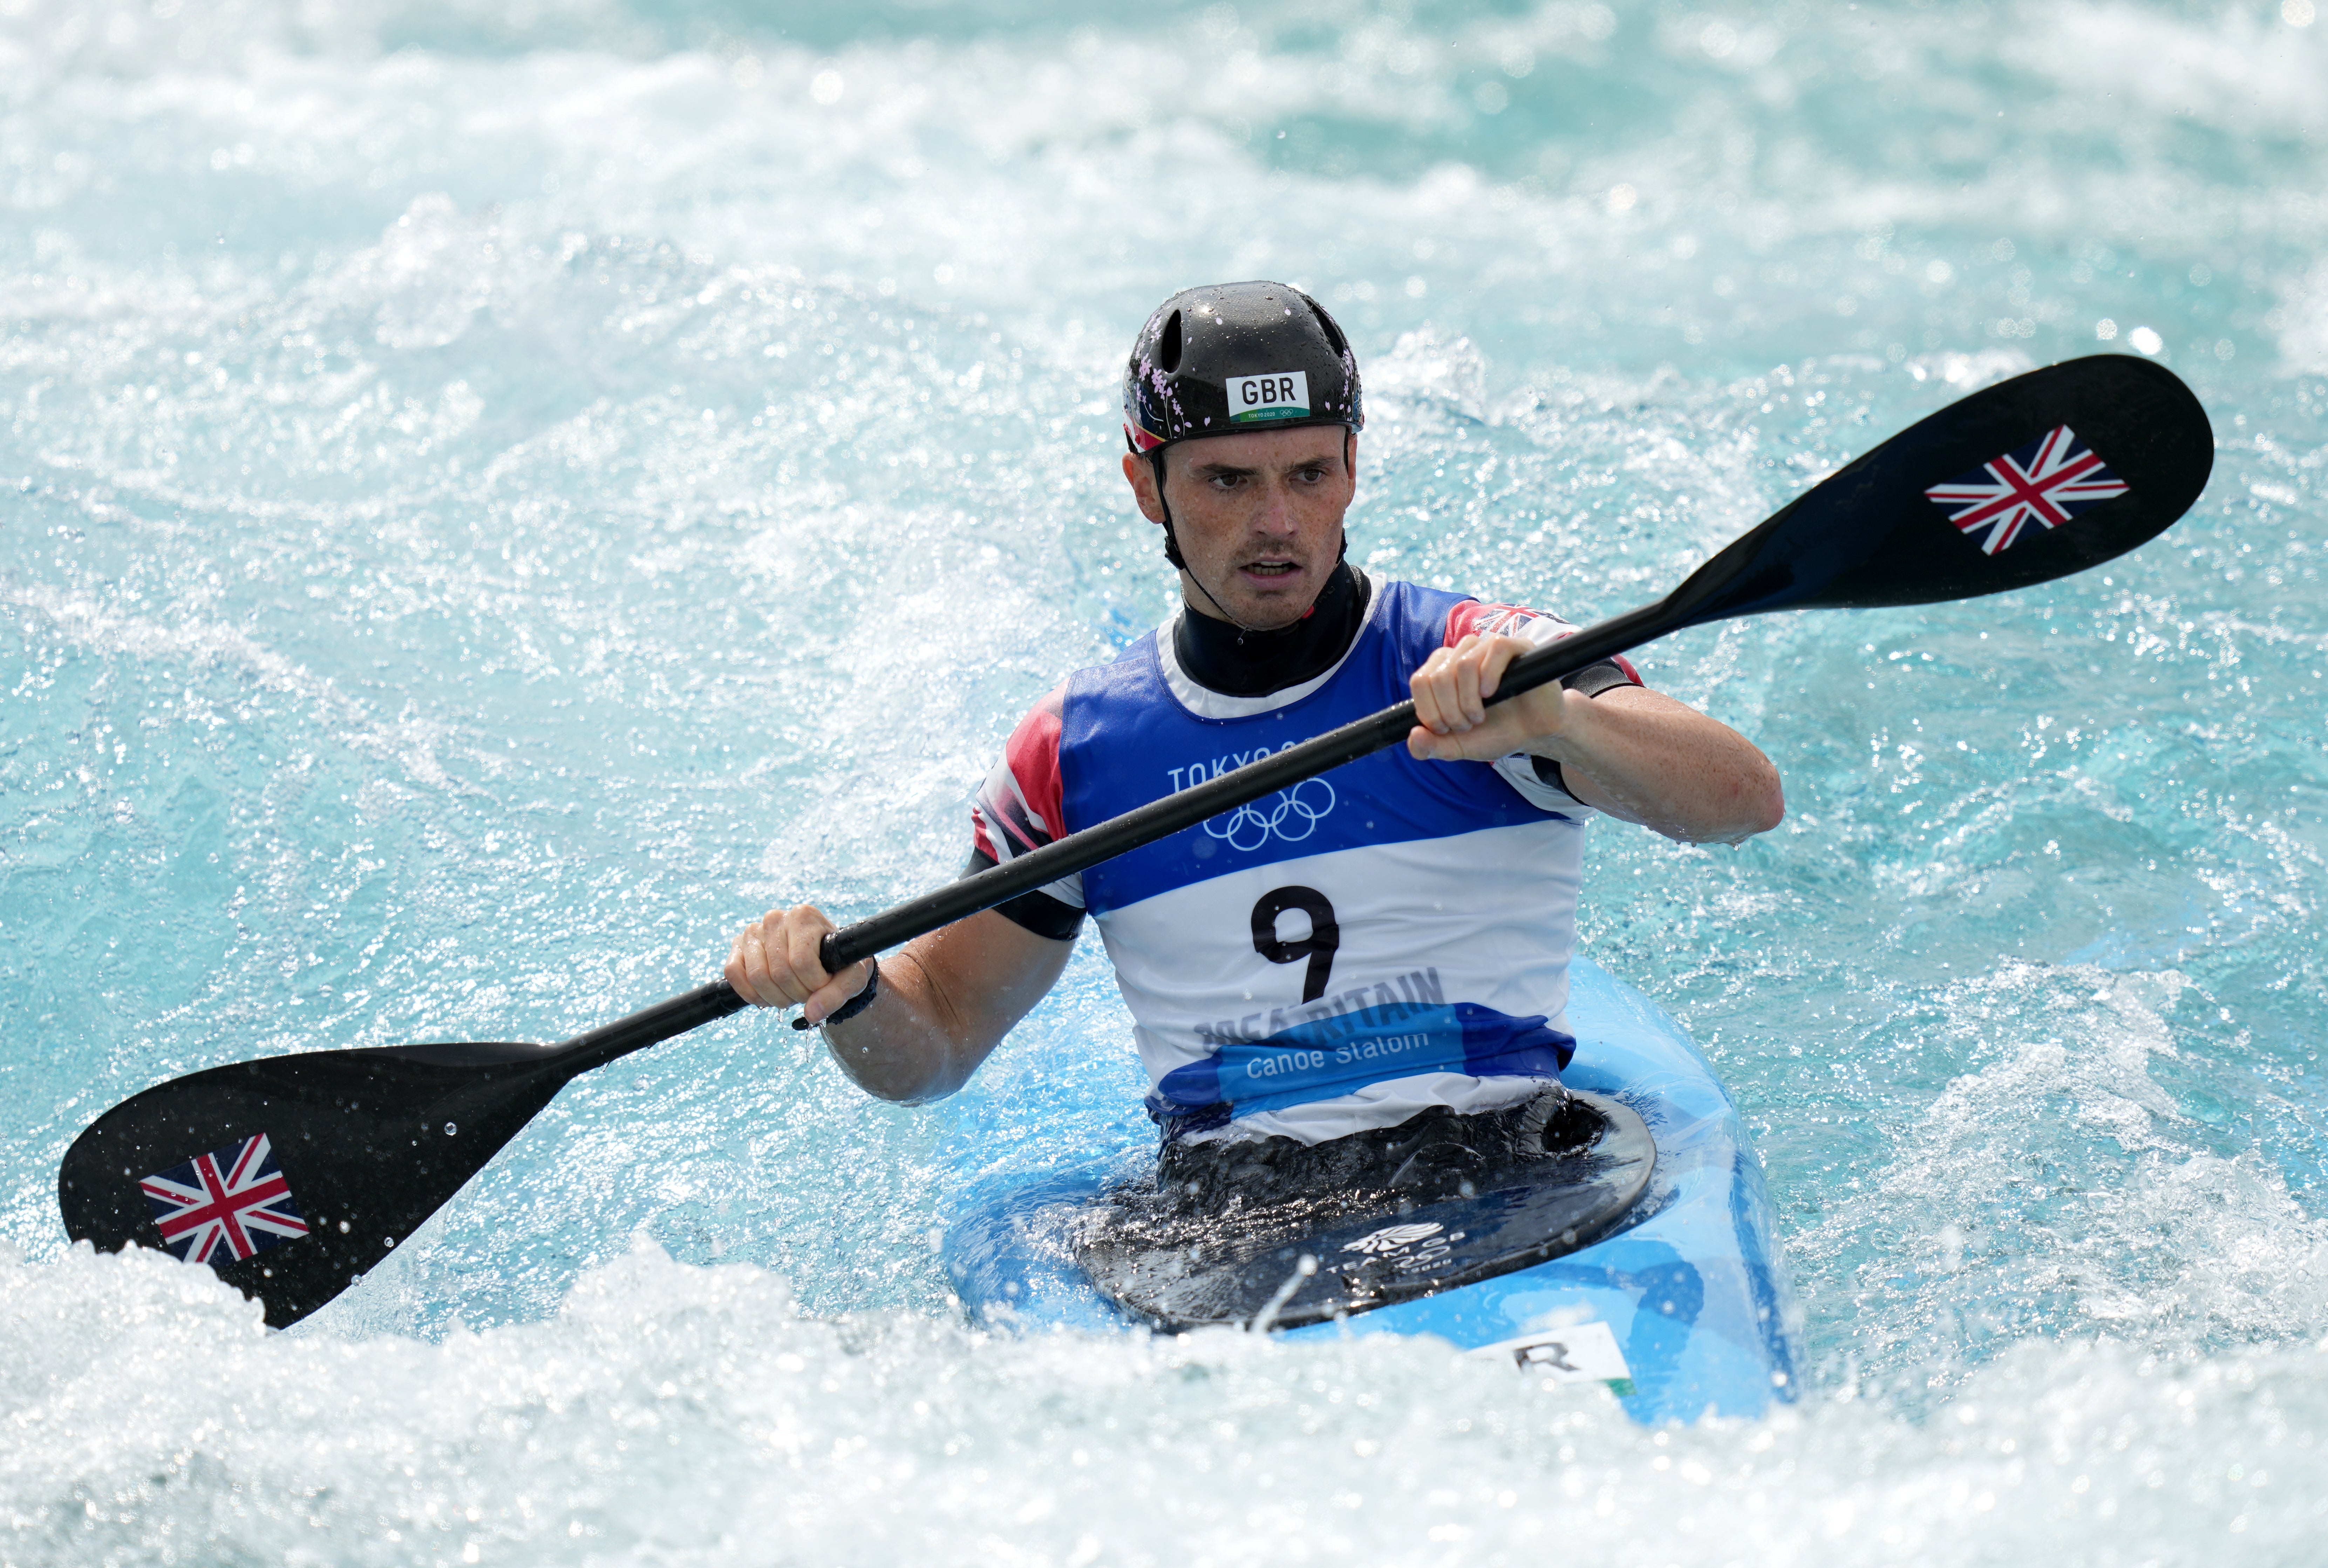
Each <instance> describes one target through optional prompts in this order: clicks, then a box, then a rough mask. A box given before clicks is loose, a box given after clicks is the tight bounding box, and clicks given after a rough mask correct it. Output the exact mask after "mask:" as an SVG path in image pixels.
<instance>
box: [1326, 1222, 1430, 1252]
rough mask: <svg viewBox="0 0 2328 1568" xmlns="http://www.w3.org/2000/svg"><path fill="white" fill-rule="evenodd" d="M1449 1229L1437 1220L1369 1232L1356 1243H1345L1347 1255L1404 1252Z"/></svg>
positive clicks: (1392, 1226)
mask: <svg viewBox="0 0 2328 1568" xmlns="http://www.w3.org/2000/svg"><path fill="white" fill-rule="evenodd" d="M1446 1228H1447V1227H1446V1226H1445V1225H1441V1224H1440V1223H1439V1222H1438V1221H1437V1220H1432V1222H1431V1223H1430V1224H1428V1225H1385V1226H1383V1228H1382V1229H1380V1230H1377V1231H1368V1232H1367V1233H1366V1235H1362V1236H1360V1237H1359V1238H1358V1239H1357V1240H1356V1241H1354V1242H1344V1243H1343V1244H1342V1250H1343V1251H1344V1252H1346V1253H1374V1254H1375V1255H1376V1256H1377V1257H1379V1256H1381V1255H1382V1254H1384V1253H1396V1252H1403V1251H1405V1250H1406V1249H1407V1248H1408V1247H1411V1246H1413V1244H1415V1243H1417V1242H1419V1241H1422V1240H1424V1239H1425V1238H1427V1237H1430V1236H1435V1235H1438V1234H1439V1233H1440V1232H1441V1231H1443V1230H1445V1229H1446Z"/></svg>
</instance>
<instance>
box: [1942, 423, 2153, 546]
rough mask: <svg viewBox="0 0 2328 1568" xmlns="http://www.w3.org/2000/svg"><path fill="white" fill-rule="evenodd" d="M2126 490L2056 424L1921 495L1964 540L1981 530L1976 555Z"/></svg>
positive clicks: (2056, 524)
mask: <svg viewBox="0 0 2328 1568" xmlns="http://www.w3.org/2000/svg"><path fill="white" fill-rule="evenodd" d="M1924 493H1925V494H1926V495H1928V496H1929V497H1930V498H1931V499H1932V500H1933V501H1934V502H1937V503H1938V505H1939V507H1940V509H1941V510H1942V511H1943V512H1947V513H1948V521H1950V522H1953V523H1955V524H1956V525H1957V528H1959V529H1960V530H1963V531H1964V533H1965V534H1966V536H1967V538H1973V539H1978V538H1979V536H1980V535H1981V533H1982V532H1983V531H1985V532H1986V533H1987V536H1988V537H1987V538H1986V539H1985V540H1980V550H1981V553H1982V554H1983V555H1995V553H1996V552H1997V551H1998V550H2001V549H2004V548H2005V547H2007V546H2008V545H2010V544H2012V543H2013V542H2014V540H2018V539H2020V538H2021V536H2022V535H2023V533H2024V532H2025V531H2027V530H2028V529H2029V525H2030V524H2031V523H2032V522H2034V523H2037V524H2039V525H2040V526H2041V527H2043V528H2048V529H2051V528H2059V527H2060V525H2061V524H2063V523H2065V522H2067V521H2070V519H2071V518H2073V517H2075V516H2077V515H2078V513H2079V512H2083V511H2085V510H2086V509H2087V508H2089V507H2094V506H2099V505H2100V504H2101V503H2102V502H2105V501H2114V500H2116V499H2117V497H2119V496H2121V495H2124V494H2125V493H2126V481H2125V480H2123V479H2120V478H2119V477H2118V476H2117V474H2112V473H2111V472H2110V471H2109V469H2108V468H2107V467H2106V466H2104V465H2103V463H2102V460H2101V458H2100V457H2099V456H2098V455H2096V453H2095V452H2094V450H2093V448H2092V447H2090V446H2087V445H2086V444H2085V443H2084V442H2083V441H2080V440H2079V439H2078V433H2077V432H2076V431H2074V430H2072V429H2070V427H2068V426H2067V425H2056V426H2054V427H2053V428H2052V429H2051V430H2048V431H2047V432H2046V433H2045V434H2044V435H2042V436H2040V437H2037V439H2035V440H2034V441H2032V442H2030V443H2029V445H2027V446H2017V447H2015V448H2014V449H2013V450H2012V451H2010V452H2007V453H2006V454H2005V455H2004V456H2002V457H1992V458H1990V459H1989V460H1988V461H1987V462H1986V463H1985V464H1983V465H1981V466H1979V467H1978V468H1976V469H1974V470H1973V471H1972V472H1971V473H1969V474H1957V476H1956V477H1955V478H1954V479H1951V480H1949V481H1948V483H1947V484H1935V485H1933V486H1932V487H1931V488H1930V489H1929V490H1927V491H1925V492H1924Z"/></svg>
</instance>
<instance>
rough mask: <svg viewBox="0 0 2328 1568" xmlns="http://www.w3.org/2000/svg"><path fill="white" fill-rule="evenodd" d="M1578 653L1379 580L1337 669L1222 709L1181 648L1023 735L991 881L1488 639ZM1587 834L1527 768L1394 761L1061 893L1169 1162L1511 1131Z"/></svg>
mask: <svg viewBox="0 0 2328 1568" xmlns="http://www.w3.org/2000/svg"><path fill="white" fill-rule="evenodd" d="M1572 629H1573V628H1572V627H1571V626H1570V625H1569V624H1568V623H1566V622H1564V621H1562V620H1560V619H1558V618H1557V617H1554V616H1551V615H1542V614H1540V613H1538V612H1535V611H1532V610H1526V609H1522V608H1518V607H1516V606H1502V605H1484V604H1481V603H1480V602H1479V601H1478V600H1477V599H1472V598H1468V597H1466V596H1462V595H1460V594H1454V593H1449V592H1444V591H1441V590H1437V589H1432V588H1424V587H1416V586H1415V585H1413V584H1411V583H1399V582H1391V581H1387V580H1384V579H1379V578H1377V579H1375V582H1374V593H1373V596H1372V602H1371V604H1370V605H1369V606H1368V609H1367V612H1366V619H1365V621H1364V623H1363V624H1361V626H1360V628H1359V631H1358V634H1357V635H1356V638H1355V639H1354V640H1353V642H1352V643H1351V645H1350V648H1349V650H1348V652H1347V653H1345V654H1344V655H1343V657H1342V658H1341V660H1340V661H1339V662H1338V663H1336V664H1335V665H1334V666H1332V667H1331V668H1330V669H1328V670H1327V671H1325V672H1324V673H1323V674H1321V675H1319V676H1318V677H1316V678H1315V679H1313V680H1310V681H1305V682H1303V683H1302V684H1300V685H1299V686H1293V687H1289V688H1287V689H1285V690H1281V691H1275V692H1271V693H1269V694H1267V695H1265V696H1260V697H1231V696H1226V695H1224V694H1222V693H1220V692H1217V691H1214V690H1209V689H1207V688H1206V687H1203V686H1200V685H1197V683H1196V682H1195V681H1192V680H1190V679H1189V678H1188V677H1187V674H1186V673H1185V672H1184V671H1182V670H1181V669H1180V668H1179V665H1178V660H1177V658H1176V656H1175V653H1174V646H1175V642H1174V636H1173V632H1174V626H1173V624H1171V623H1168V624H1166V625H1165V626H1164V627H1163V628H1161V629H1160V630H1159V632H1154V633H1150V634H1148V635H1147V636H1145V637H1142V638H1141V639H1140V641H1139V642H1137V643H1134V644H1132V645H1131V647H1130V648H1129V649H1127V650H1126V651H1125V652H1124V653H1122V655H1121V656H1120V657H1118V658H1117V659H1116V660H1115V661H1114V662H1112V663H1108V664H1104V665H1101V666H1098V667H1096V668H1094V669H1089V670H1084V671H1078V672H1077V673H1076V674H1075V675H1074V676H1072V677H1071V678H1070V679H1069V680H1068V681H1067V682H1066V684H1065V686H1063V687H1061V688H1060V689H1059V690H1056V691H1055V692H1053V693H1052V694H1051V695H1050V696H1049V697H1048V698H1047V699H1045V700H1044V701H1043V702H1042V703H1041V704H1040V705H1039V706H1038V707H1037V709H1035V711H1034V712H1032V713H1031V714H1029V715H1028V717H1027V718H1026V719H1025V720H1024V721H1023V722H1021V723H1020V725H1019V728H1018V729H1017V730H1016V731H1015V732H1014V733H1013V734H1012V736H1011V737H1010V740H1009V746H1007V748H1006V750H1005V753H1004V756H1003V757H1002V759H1001V761H1000V763H999V764H998V765H997V766H996V767H995V769H994V771H993V772H992V773H991V774H990V775H989V776H988V778H987V780H986V783H985V784H984V785H983V787H982V788H981V790H980V792H979V795H978V799H977V803H976V804H975V806H974V808H973V812H972V819H973V825H974V830H975V832H976V835H977V848H978V851H979V854H980V856H981V858H983V859H993V860H998V861H1001V860H1009V859H1012V858H1013V857H1015V856H1017V855H1019V854H1023V853H1025V852H1026V851H1027V850H1030V849H1035V848H1038V847H1039V846H1041V845H1043V844H1046V843H1048V842H1050V841H1051V840H1054V839H1055V838H1057V837H1059V836H1062V835H1064V834H1065V833H1070V832H1075V831H1078V830H1080V829H1083V828H1086V827H1090V826H1092V825H1094V823H1097V822H1104V821H1106V820H1107V819H1109V818H1111V817H1114V816H1118V815H1120V814H1122V812H1128V811H1131V810H1132V809H1133V808H1134V807H1137V806H1141V805H1144V804H1146V803H1149V802H1150V801H1152V800H1156V799H1158V798H1159V797H1161V796H1163V795H1166V794H1169V793H1173V792H1175V791H1178V790H1182V789H1187V788H1189V787H1190V786H1192V785H1194V784H1201V783H1203V782H1205V781H1206V780H1208V779H1212V778H1216V777H1218V776H1219V775H1222V774H1224V773H1226V772H1227V771H1229V770H1230V769H1232V768H1234V767H1236V766H1238V765H1241V764H1244V763H1245V762H1248V761H1250V760H1252V759H1253V758H1254V757H1256V756H1263V755H1266V754H1268V753H1272V752H1275V751H1281V750H1283V749H1286V748H1287V747H1290V746H1295V745H1298V744H1299V743H1300V742H1301V741H1304V740H1307V739H1309V737H1312V736H1315V735H1319V734H1321V733H1323V732H1324V731H1326V730H1328V729H1331V728H1335V727H1336V726H1338V725H1341V724H1345V723H1347V722H1349V721H1350V720H1352V719H1355V718H1364V717H1366V715H1369V714H1372V713H1375V712H1378V711H1379V710H1381V709H1385V708H1387V707H1389V706H1391V705H1392V704H1394V703H1395V702H1399V701H1402V700H1403V699H1405V698H1406V697H1407V695H1408V681H1409V680H1410V678H1411V677H1412V676H1413V673H1414V671H1416V670H1417V669H1418V668H1420V667H1421V665H1422V662H1423V661H1424V660H1425V659H1427V658H1428V657H1430V655H1431V653H1432V651H1433V650H1435V649H1438V648H1440V647H1441V646H1447V645H1451V644H1453V643H1457V642H1459V641H1460V639H1461V638H1462V637H1464V636H1465V635H1467V634H1470V633H1473V632H1480V633H1502V634H1507V635H1513V636H1520V637H1525V638H1528V639H1529V640H1531V641H1535V642H1537V643H1544V642H1550V641H1552V640H1554V639H1555V638H1557V637H1560V636H1563V635H1565V634H1567V633H1568V632H1570V631H1572ZM1623 676H1624V677H1625V678H1629V679H1634V680H1637V679H1638V677H1634V676H1633V675H1632V672H1631V671H1630V669H1629V667H1627V668H1626V669H1625V670H1624V671H1623ZM1612 679H1614V678H1613V677H1612ZM1554 776H1555V777H1556V774H1555V775H1554ZM1592 814H1593V813H1592V812H1591V809H1590V808H1588V807H1586V806H1583V805H1582V804H1580V803H1578V802H1577V801H1576V800H1575V798H1574V797H1573V796H1572V795H1570V794H1569V793H1567V792H1566V791H1565V790H1564V789H1563V788H1562V787H1560V785H1559V784H1556V783H1554V782H1552V781H1551V780H1550V779H1547V778H1546V777H1544V775H1543V774H1542V773H1541V772H1539V770H1538V768H1537V766H1536V764H1535V759H1534V758H1532V757H1529V756H1509V757H1506V758H1503V759H1502V760H1500V761H1498V762H1496V763H1493V764H1488V763H1470V762H1463V763H1440V762H1419V761H1416V760H1415V759H1414V758H1413V757H1412V756H1409V755H1408V754H1407V752H1406V749H1405V747H1404V746H1394V747H1392V748H1391V749H1389V750H1387V751H1383V752H1378V753H1376V754H1375V755H1374V756H1370V757H1366V758H1362V759H1361V760H1359V761H1357V762H1355V763H1351V764H1348V765H1345V766H1342V767H1339V768H1337V769H1335V770H1334V771H1332V772H1331V773H1329V774H1327V775H1322V776H1320V777H1318V778H1314V779H1310V780H1309V781H1307V782H1305V783H1303V784H1297V785H1295V786H1294V787H1293V788H1291V789H1289V790H1285V791H1282V792H1281V793H1277V794H1275V795H1272V796H1269V797H1266V798H1264V799H1262V800H1259V801H1255V802H1253V803H1252V804H1250V805H1246V806H1241V807H1239V808H1237V809H1235V810H1234V811H1231V812H1224V813H1222V814H1221V815H1219V816H1216V817H1214V818H1213V819H1211V820H1210V821H1208V822H1203V823H1200V824H1198V825H1197V827H1194V828H1190V829H1187V830H1186V831H1182V832H1180V833H1177V834H1175V835H1173V836H1172V837H1170V838H1168V839H1165V840H1160V841H1159V842H1157V843H1154V844H1150V845H1149V846H1147V847H1145V848H1143V849H1140V850H1132V851H1131V852H1130V853H1128V854H1125V855H1122V856H1120V857H1118V858H1117V859H1113V860H1110V861H1107V862H1106V863H1104V864H1103V865H1100V866H1096V867H1094V868H1093V869H1090V870H1088V871H1085V872H1084V873H1083V874H1082V875H1081V876H1080V877H1076V878H1068V879H1067V880H1065V881H1062V882H1057V883H1054V884H1052V885H1051V886H1050V887H1047V888H1045V889H1044V893H1045V894H1046V895H1047V897H1049V898H1051V899H1055V900H1056V901H1058V903H1060V904H1062V905H1065V906H1073V907H1075V908H1081V909H1082V910H1084V911H1085V912H1086V913H1087V914H1089V915H1091V916H1092V917H1093V918H1094V919H1095V920H1096V922H1097V923H1098V925H1099V928H1100V934H1101V936H1102V938H1103V941H1104V942H1105V944H1106V945H1107V952H1108V956H1109V958H1110V959H1111V960H1112V962H1113V964H1114V967H1115V973H1116V981H1117V983H1118V985H1119V987H1120V988H1121V989H1122V993H1123V998H1124V1001H1125V1003H1126V1004H1127V1006H1128V1007H1129V1008H1130V1009H1131V1016H1132V1019H1133V1023H1134V1026H1135V1038H1136V1042H1137V1045H1138V1048H1139V1051H1140V1055H1141V1060H1142V1062H1143V1064H1144V1065H1145V1066H1146V1067H1147V1069H1148V1075H1149V1079H1150V1094H1149V1096H1148V1108H1149V1111H1150V1113H1151V1114H1152V1115H1153V1116H1155V1117H1156V1118H1157V1120H1158V1121H1159V1122H1161V1123H1162V1124H1163V1125H1164V1128H1165V1133H1166V1137H1167V1139H1168V1141H1169V1140H1172V1139H1184V1138H1185V1139H1199V1140H1203V1139H1211V1138H1217V1137H1222V1136H1268V1135H1275V1136H1281V1137H1290V1138H1294V1139H1298V1140H1300V1141H1302V1142H1305V1143H1316V1142H1320V1141H1324V1140H1326V1139H1328V1138H1337V1137H1340V1136H1342V1135H1343V1134H1345V1133H1348V1132H1353V1131H1360V1130H1362V1129H1365V1128H1369V1127H1380V1126H1389V1125H1394V1124H1395V1123H1397V1122H1403V1121H1404V1120H1406V1119H1407V1118H1408V1117H1410V1116H1413V1114H1415V1113H1417V1112H1419V1111H1422V1110H1424V1109H1426V1108H1428V1107H1430V1106H1433V1105H1445V1106H1449V1107H1451V1108H1453V1109H1455V1110H1457V1111H1459V1112H1471V1111H1485V1110H1491V1109H1496V1108H1498V1107H1501V1106H1504V1105H1508V1104H1512V1103H1516V1102H1517V1101H1519V1100H1521V1099H1524V1098H1525V1097H1526V1096H1527V1095H1528V1094H1532V1093H1534V1092H1535V1090H1536V1089H1537V1088H1538V1087H1539V1086H1540V1085H1541V1084H1542V1082H1543V1080H1544V1079H1546V1078H1552V1077H1556V1076H1557V1075H1559V1072H1560V1069H1561V1068H1562V1067H1563V1066H1565V1065H1566V1064H1567V1061H1568V1058H1569V1056H1570V1054H1571V1052H1572V1050H1573V1049H1574V1045H1575V1042H1574V1040H1573V1038H1572V1036H1571V1035H1570V1034H1569V1032H1568V1029H1567V1027H1566V1019H1565V1016H1564V1009H1565V1006H1566V1003H1567V999H1568V962H1569V958H1570V955H1571V953H1572V952H1573V950H1574V947H1575V944H1576V896H1577V889H1578V886H1579V883H1580V881H1581V878H1582V840H1583V832H1584V825H1585V822H1586V821H1587V820H1588V819H1589V818H1590V817H1591V815H1592Z"/></svg>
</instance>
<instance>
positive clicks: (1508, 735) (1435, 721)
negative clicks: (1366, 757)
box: [1406, 633, 1591, 762]
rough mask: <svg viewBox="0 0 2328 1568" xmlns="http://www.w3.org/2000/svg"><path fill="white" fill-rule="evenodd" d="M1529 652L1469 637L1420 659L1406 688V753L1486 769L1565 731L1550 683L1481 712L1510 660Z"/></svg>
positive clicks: (1561, 698) (1527, 646)
mask: <svg viewBox="0 0 2328 1568" xmlns="http://www.w3.org/2000/svg"><path fill="white" fill-rule="evenodd" d="M1534 647H1535V644H1534V643H1527V642H1523V641H1522V640H1521V639H1519V638H1517V637H1482V636H1479V635H1478V634H1476V633H1474V634H1472V635H1470V636H1469V637H1466V638H1464V639H1463V640H1462V641H1461V642H1460V643H1456V644H1455V645H1454V646H1453V647H1452V648H1441V649H1439V650H1438V651H1437V652H1435V653H1432V655H1431V657H1430V658H1428V659H1426V660H1424V661H1423V662H1422V669H1420V670H1417V671H1415V672H1414V679H1413V681H1411V682H1410V683H1409V688H1410V690H1412V691H1413V694H1414V717H1415V726H1414V728H1413V729H1412V730H1410V731H1409V732H1408V733H1407V737H1406V749H1407V750H1408V751H1409V752H1411V753H1412V754H1413V755H1414V756H1418V757H1421V758H1422V759H1423V760H1424V761H1426V762H1462V761H1466V760H1469V761H1471V762H1493V761H1494V760H1495V759H1496V758H1497V757H1499V756H1510V755H1511V754H1512V753H1514V752H1516V751H1526V750H1528V749H1530V747H1532V746H1534V745H1535V743H1536V742H1538V741H1543V740H1550V739H1552V738H1553V737H1554V736H1557V735H1559V734H1560V733H1561V732H1562V731H1563V729H1565V728H1567V727H1568V697H1569V693H1568V690H1567V689H1566V688H1565V687H1563V686H1561V685H1559V684H1557V683H1555V684H1553V685H1550V686H1539V687H1537V688H1536V689H1535V690H1533V691H1524V692H1522V693H1521V694H1520V695H1519V696H1517V697H1515V698H1513V699H1511V700H1510V701H1509V702H1506V703H1502V704H1499V705H1498V706H1497V707H1496V708H1494V709H1489V708H1488V698H1490V697H1493V696H1494V695H1495V694H1496V689H1497V685H1498V684H1499V683H1500V682H1501V681H1503V678H1504V671H1506V670H1507V669H1509V668H1510V667H1511V662H1512V661H1513V660H1515V659H1516V658H1518V657H1519V656H1520V655H1521V654H1523V653H1528V652H1530V651H1531V650H1533V649H1534ZM1577 700H1579V701H1583V702H1589V701H1591V698H1579V699H1577Z"/></svg>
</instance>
